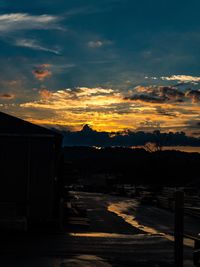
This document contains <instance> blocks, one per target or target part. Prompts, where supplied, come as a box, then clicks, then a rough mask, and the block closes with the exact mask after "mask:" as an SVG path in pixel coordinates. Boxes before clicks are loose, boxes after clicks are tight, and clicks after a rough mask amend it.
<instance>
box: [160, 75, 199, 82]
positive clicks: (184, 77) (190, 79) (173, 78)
mask: <svg viewBox="0 0 200 267" xmlns="http://www.w3.org/2000/svg"><path fill="white" fill-rule="evenodd" d="M161 80H166V81H179V82H200V77H199V76H190V75H172V76H169V77H165V76H163V77H161Z"/></svg>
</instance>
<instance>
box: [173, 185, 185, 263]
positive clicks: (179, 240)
mask: <svg viewBox="0 0 200 267" xmlns="http://www.w3.org/2000/svg"><path fill="white" fill-rule="evenodd" d="M183 235H184V192H183V191H180V190H177V191H176V192H175V225H174V238H175V248H174V251H175V266H176V267H183Z"/></svg>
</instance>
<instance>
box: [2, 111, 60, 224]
mask: <svg viewBox="0 0 200 267" xmlns="http://www.w3.org/2000/svg"><path fill="white" fill-rule="evenodd" d="M61 146H62V136H61V135H60V134H58V133H56V132H54V131H52V130H49V129H46V128H43V127H40V126H37V125H34V124H32V123H29V122H27V121H23V120H21V119H18V118H16V117H13V116H10V115H7V114H5V113H2V112H0V223H2V222H4V223H5V224H7V225H9V224H11V225H14V223H15V222H16V224H17V223H18V224H20V222H21V223H22V225H24V227H25V226H26V225H28V226H29V225H31V224H34V223H47V222H53V221H56V220H57V219H58V217H59V214H58V210H59V201H60V198H61V190H60V187H61V177H60V174H59V169H60V168H59V167H60V159H61Z"/></svg>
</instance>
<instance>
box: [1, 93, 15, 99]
mask: <svg viewBox="0 0 200 267" xmlns="http://www.w3.org/2000/svg"><path fill="white" fill-rule="evenodd" d="M13 98H15V95H14V94H7V93H4V94H0V99H2V100H11V99H13Z"/></svg>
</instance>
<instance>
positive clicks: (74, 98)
mask: <svg viewBox="0 0 200 267" xmlns="http://www.w3.org/2000/svg"><path fill="white" fill-rule="evenodd" d="M199 10H200V1H199V0H190V1H187V0H181V1H179V0H176V1H174V0H67V1H66V0H57V1H55V0H35V1H27V0H15V1H13V0H0V48H1V49H0V70H1V71H0V110H1V111H3V112H6V113H9V114H12V115H15V116H18V117H20V118H22V119H25V120H28V121H30V122H33V123H36V124H39V125H45V126H47V127H57V128H61V129H67V130H72V131H76V130H79V129H81V128H82V127H83V125H84V124H88V125H90V126H91V127H92V128H94V129H95V130H98V131H114V132H115V131H123V130H126V129H130V130H134V131H152V130H155V129H160V130H161V131H165V132H169V131H173V132H175V131H184V132H186V133H187V134H189V135H195V136H200V53H199V51H200V17H199Z"/></svg>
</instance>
